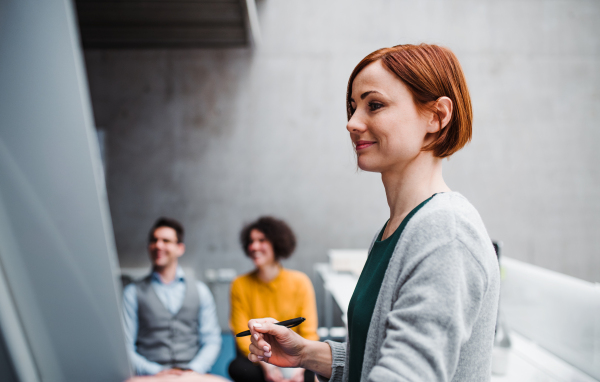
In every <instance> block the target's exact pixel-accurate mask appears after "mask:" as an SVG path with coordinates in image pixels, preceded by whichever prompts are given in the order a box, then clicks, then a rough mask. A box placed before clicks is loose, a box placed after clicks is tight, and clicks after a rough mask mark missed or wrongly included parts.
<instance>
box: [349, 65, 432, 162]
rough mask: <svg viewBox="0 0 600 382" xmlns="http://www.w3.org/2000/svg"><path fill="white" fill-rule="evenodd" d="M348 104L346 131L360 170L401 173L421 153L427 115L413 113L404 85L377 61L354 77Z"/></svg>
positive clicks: (418, 112)
mask: <svg viewBox="0 0 600 382" xmlns="http://www.w3.org/2000/svg"><path fill="white" fill-rule="evenodd" d="M350 101H351V105H352V109H353V110H354V113H353V114H352V117H351V118H350V120H349V121H348V124H347V126H346V128H347V129H348V131H349V132H350V138H351V139H352V142H353V143H354V146H355V149H356V154H357V157H358V167H359V168H360V169H361V170H364V171H373V172H385V171H387V170H391V169H394V168H396V169H398V168H399V169H401V168H402V167H404V166H405V165H406V164H408V163H410V161H411V160H412V159H414V158H416V157H417V156H418V155H419V154H420V153H421V152H422V151H421V148H422V147H423V146H424V144H425V142H426V137H427V127H428V118H427V113H423V112H420V111H419V110H418V109H417V106H416V105H415V102H414V100H413V97H412V94H411V93H410V91H409V90H408V88H407V87H406V85H404V83H403V82H402V81H400V79H399V78H398V77H397V76H396V75H394V74H393V73H392V72H390V71H389V70H387V69H386V68H385V67H384V66H383V65H382V63H381V61H375V62H373V63H372V64H369V65H368V66H366V67H365V68H364V69H363V70H362V71H361V72H360V73H358V75H357V76H356V78H355V79H354V82H353V83H352V94H351V100H350Z"/></svg>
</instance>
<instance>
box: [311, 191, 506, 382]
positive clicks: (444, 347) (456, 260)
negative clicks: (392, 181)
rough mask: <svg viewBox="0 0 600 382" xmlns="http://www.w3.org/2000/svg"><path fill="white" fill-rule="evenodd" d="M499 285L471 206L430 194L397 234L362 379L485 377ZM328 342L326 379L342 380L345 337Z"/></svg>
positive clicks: (458, 199)
mask: <svg viewBox="0 0 600 382" xmlns="http://www.w3.org/2000/svg"><path fill="white" fill-rule="evenodd" d="M375 237H377V235H376V236H375ZM374 241H375V239H373V242H374ZM372 246H373V243H371V247H372ZM499 289H500V275H499V267H498V261H497V259H496V255H495V252H494V248H493V246H492V243H491V241H490V238H489V236H488V234H487V231H486V229H485V227H484V225H483V222H482V220H481V217H480V216H479V214H478V213H477V211H476V210H475V208H474V207H473V206H472V205H471V204H470V203H469V202H468V201H467V199H466V198H465V197H463V196H462V195H460V194H459V193H456V192H449V193H443V194H438V195H436V196H435V197H433V199H431V200H430V201H429V202H428V203H427V204H426V205H425V206H423V208H421V210H419V211H418V212H417V213H416V214H415V215H414V216H413V217H412V219H411V220H410V221H409V222H408V224H407V225H406V227H405V229H404V232H403V233H402V235H401V236H400V238H399V239H398V243H397V245H396V248H395V250H394V253H393V255H392V258H391V260H390V263H389V265H388V268H387V271H386V273H385V277H384V279H383V283H382V285H381V289H380V291H379V295H378V296H377V302H376V304H375V309H374V311H373V317H372V320H371V325H370V326H369V331H368V338H367V343H366V346H365V355H364V361H363V367H362V374H361V376H360V380H361V381H371V382H375V381H377V382H381V381H402V382H406V381H414V382H417V381H419V382H424V381H426V382H431V381H440V382H441V381H461V382H468V381H473V382H482V381H489V380H490V378H491V355H492V344H493V338H494V327H495V323H496V315H497V309H498V295H499ZM373 297H375V296H373ZM326 342H327V343H328V344H329V346H330V347H331V353H332V358H333V364H332V375H331V378H330V381H332V382H341V381H344V382H345V381H348V372H347V370H348V367H347V365H348V362H349V354H350V352H351V351H352V349H350V347H349V343H348V342H345V343H339V342H333V341H326ZM319 378H320V380H322V381H325V380H326V379H324V378H322V377H319Z"/></svg>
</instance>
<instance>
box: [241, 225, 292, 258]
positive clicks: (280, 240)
mask: <svg viewBox="0 0 600 382" xmlns="http://www.w3.org/2000/svg"><path fill="white" fill-rule="evenodd" d="M253 229H255V230H258V231H260V232H262V233H263V235H265V237H266V238H267V240H269V242H270V243H271V245H272V246H273V252H274V253H275V260H276V261H279V260H280V259H287V258H288V257H290V256H291V255H292V252H294V249H296V236H295V235H294V232H292V229H291V228H290V227H289V226H288V225H287V224H286V222H284V221H283V220H279V219H275V218H274V217H271V216H261V217H260V218H258V220H256V221H254V222H252V223H249V224H247V225H246V226H244V228H243V229H242V232H240V243H241V244H242V249H243V250H244V253H245V254H246V256H248V255H249V254H248V246H249V245H250V232H252V230H253Z"/></svg>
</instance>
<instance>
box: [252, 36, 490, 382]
mask: <svg viewBox="0 0 600 382" xmlns="http://www.w3.org/2000/svg"><path fill="white" fill-rule="evenodd" d="M346 107H347V112H348V124H347V126H346V128H347V129H348V132H349V133H350V138H351V139H352V143H353V144H354V147H355V150H356V155H357V161H358V167H359V168H360V169H362V170H364V171H372V172H378V173H381V179H382V181H383V185H384V187H385V191H386V197H387V202H388V205H389V208H390V217H389V220H388V221H387V222H386V223H385V225H384V226H383V228H382V229H381V230H380V231H379V232H378V233H377V234H376V235H375V238H374V239H373V242H372V243H371V247H370V250H369V257H368V259H367V262H366V264H365V267H364V269H363V271H362V273H361V275H360V278H359V281H358V284H357V286H356V289H355V290H354V294H353V296H352V299H351V301H350V305H349V307H348V337H347V341H346V342H345V343H336V342H331V341H326V342H317V341H309V340H306V339H303V338H302V337H300V336H299V335H297V334H296V333H294V332H293V331H291V330H289V329H286V328H284V327H281V326H278V325H274V323H275V322H276V321H275V320H274V319H271V318H263V319H253V320H250V321H249V323H248V327H249V328H250V330H251V333H252V343H251V345H250V352H251V353H250V354H249V356H248V357H249V359H250V360H251V361H258V360H262V361H265V362H268V363H271V364H274V365H278V366H282V367H303V368H305V369H309V370H312V371H314V372H315V373H317V374H318V375H319V376H320V378H321V379H323V380H325V379H330V380H331V381H461V382H464V381H474V382H475V381H476V382H481V381H486V380H489V379H490V376H491V353H492V343H493V336H494V326H495V322H496V311H497V307H498V294H499V283H500V281H499V280H500V277H499V271H498V263H497V259H496V255H495V253H494V249H493V247H492V243H491V241H490V239H489V236H488V234H487V232H486V229H485V226H484V224H483V222H482V220H481V217H480V216H479V214H478V213H477V211H476V210H475V208H474V207H473V206H472V205H471V204H470V203H469V202H468V201H467V199H466V198H465V197H463V196H462V195H461V194H459V193H457V192H453V191H451V190H450V188H449V187H448V186H447V185H446V183H445V182H444V179H443V176H442V160H443V158H447V157H449V156H450V155H452V154H453V153H455V152H456V151H458V150H460V149H461V148H462V147H463V146H464V145H465V144H466V143H467V142H469V140H470V139H471V124H472V111H471V101H470V97H469V91H468V89H467V84H466V81H465V79H464V75H463V72H462V69H461V67H460V64H459V62H458V60H457V59H456V57H455V56H454V54H453V53H452V52H451V51H450V50H449V49H446V48H443V47H439V46H436V45H426V44H421V45H399V46H395V47H393V48H384V49H380V50H377V51H375V52H373V53H371V54H369V55H368V56H367V57H365V58H364V59H363V60H362V61H361V62H360V63H359V64H358V65H357V66H356V68H355V69H354V71H353V72H352V75H351V76H350V80H349V81H348V92H347V98H346Z"/></svg>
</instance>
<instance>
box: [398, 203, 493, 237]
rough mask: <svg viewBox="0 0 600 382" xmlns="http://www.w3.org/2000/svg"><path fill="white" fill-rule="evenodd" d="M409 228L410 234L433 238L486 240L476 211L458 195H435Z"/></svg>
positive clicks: (416, 215)
mask: <svg viewBox="0 0 600 382" xmlns="http://www.w3.org/2000/svg"><path fill="white" fill-rule="evenodd" d="M409 225H410V226H411V227H410V229H411V230H412V231H417V232H423V233H424V234H426V235H428V236H429V235H435V236H436V237H438V238H439V239H446V240H453V239H456V238H458V239H463V238H464V237H465V236H473V235H474V236H478V237H480V236H483V237H488V235H487V232H486V230H485V225H484V224H483V221H482V219H481V216H480V215H479V212H477V209H475V207H474V206H473V205H472V204H471V203H470V202H469V201H468V200H467V198H465V197H464V196H462V195H461V194H460V193H458V192H445V193H441V194H437V195H435V196H434V197H433V198H432V199H431V200H430V201H429V202H428V203H427V204H425V205H424V206H423V208H422V209H421V210H420V211H419V213H417V214H415V216H413V218H412V219H411V221H410V222H409ZM407 228H409V227H408V226H407ZM480 238H481V237H480Z"/></svg>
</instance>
